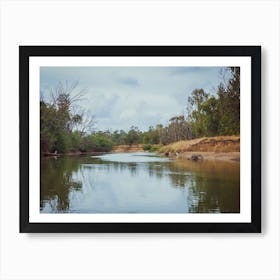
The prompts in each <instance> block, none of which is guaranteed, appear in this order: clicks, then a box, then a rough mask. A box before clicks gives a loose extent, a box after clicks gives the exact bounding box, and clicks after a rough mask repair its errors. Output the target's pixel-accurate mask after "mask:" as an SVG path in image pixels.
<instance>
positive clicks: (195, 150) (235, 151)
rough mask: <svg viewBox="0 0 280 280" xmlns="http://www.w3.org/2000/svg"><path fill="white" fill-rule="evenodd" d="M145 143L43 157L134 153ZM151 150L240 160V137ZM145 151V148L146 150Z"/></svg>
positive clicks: (199, 140)
mask: <svg viewBox="0 0 280 280" xmlns="http://www.w3.org/2000/svg"><path fill="white" fill-rule="evenodd" d="M144 146H147V145H143V144H136V145H118V146H115V147H114V148H113V149H112V151H110V152H86V153H82V152H72V153H66V154H55V153H45V155H44V157H54V156H55V157H56V156H80V155H91V156H97V155H102V154H106V153H135V152H144V149H143V147H144ZM150 146H151V147H152V149H151V150H152V151H155V152H158V153H159V154H160V155H161V156H168V157H172V158H180V159H186V160H194V161H198V160H222V161H236V162H238V161H240V137H239V136H216V137H203V138H197V139H192V140H185V141H178V142H175V143H171V144H169V145H150ZM146 151H147V150H146Z"/></svg>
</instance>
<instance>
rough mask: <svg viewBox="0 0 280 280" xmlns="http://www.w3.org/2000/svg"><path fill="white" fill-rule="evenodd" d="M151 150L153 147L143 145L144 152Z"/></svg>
mask: <svg viewBox="0 0 280 280" xmlns="http://www.w3.org/2000/svg"><path fill="white" fill-rule="evenodd" d="M151 148H152V146H151V145H150V144H145V145H143V150H144V151H150V150H151Z"/></svg>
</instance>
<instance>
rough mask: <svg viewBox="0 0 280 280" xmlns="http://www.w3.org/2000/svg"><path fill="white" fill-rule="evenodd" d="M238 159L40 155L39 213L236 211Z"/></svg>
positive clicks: (124, 154) (140, 154)
mask: <svg viewBox="0 0 280 280" xmlns="http://www.w3.org/2000/svg"><path fill="white" fill-rule="evenodd" d="M239 167H240V165H239V163H237V162H232V163H227V162H221V161H201V162H192V161H188V160H170V159H168V158H161V157H157V156H156V155H154V154H151V153H123V154H107V155H103V156H99V157H89V156H81V157H62V158H57V159H54V158H48V159H42V160H41V201H40V211H41V212H42V213H58V212H59V213H61V212H62V213H189V212H192V213H228V212H232V213H233V212H239V211H240V206H239V205H240V197H239V196H240V187H239Z"/></svg>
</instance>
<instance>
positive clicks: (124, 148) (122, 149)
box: [113, 144, 144, 153]
mask: <svg viewBox="0 0 280 280" xmlns="http://www.w3.org/2000/svg"><path fill="white" fill-rule="evenodd" d="M143 151H144V150H143V145H141V144H138V145H119V146H116V147H114V148H113V152H114V153H133V152H143Z"/></svg>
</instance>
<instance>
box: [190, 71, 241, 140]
mask: <svg viewBox="0 0 280 280" xmlns="http://www.w3.org/2000/svg"><path fill="white" fill-rule="evenodd" d="M227 71H229V72H230V78H229V80H228V82H227V84H225V85H224V84H220V85H219V87H218V91H217V94H216V95H215V96H211V95H210V94H208V93H205V91H204V90H203V89H195V90H194V91H193V92H192V94H191V96H190V97H189V99H188V105H189V119H190V124H191V128H192V131H193V134H194V136H195V137H202V136H215V135H238V134H240V68H239V67H229V68H228V69H227Z"/></svg>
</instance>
